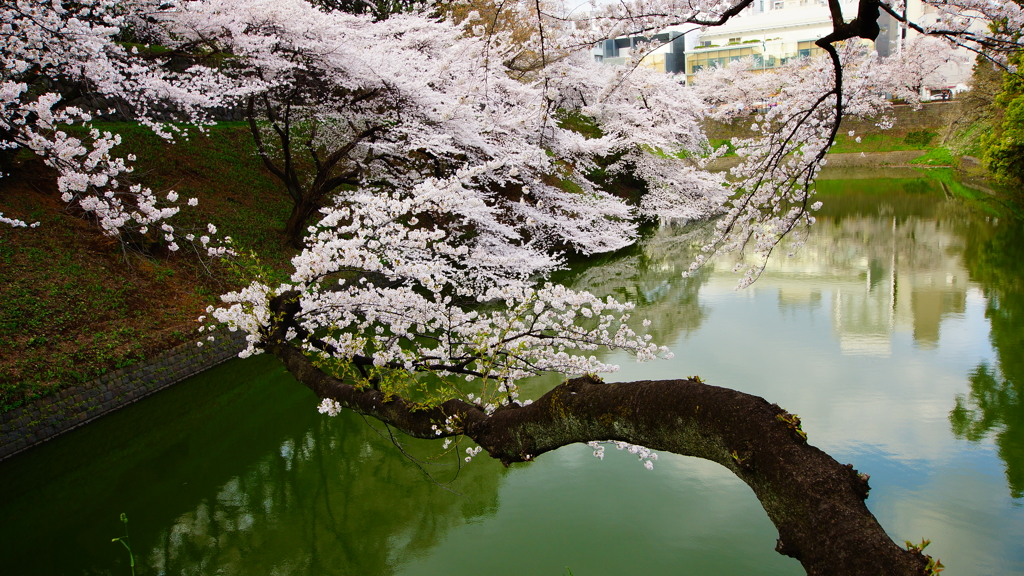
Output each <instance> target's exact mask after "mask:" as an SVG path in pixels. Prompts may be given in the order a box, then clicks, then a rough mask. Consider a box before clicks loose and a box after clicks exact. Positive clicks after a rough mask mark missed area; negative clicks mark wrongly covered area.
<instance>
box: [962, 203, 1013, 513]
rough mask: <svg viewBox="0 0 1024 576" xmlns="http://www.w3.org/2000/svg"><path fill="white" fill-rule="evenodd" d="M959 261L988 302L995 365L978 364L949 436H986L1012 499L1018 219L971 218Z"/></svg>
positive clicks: (970, 438)
mask: <svg viewBox="0 0 1024 576" xmlns="http://www.w3.org/2000/svg"><path fill="white" fill-rule="evenodd" d="M973 220H974V221H973V222H970V223H968V224H967V225H966V226H965V235H966V241H967V248H966V251H965V254H964V261H965V263H966V265H967V268H968V270H969V271H970V273H971V278H972V279H973V280H975V281H977V282H978V283H980V284H981V285H982V287H983V288H984V290H985V295H986V297H987V300H988V307H987V309H986V311H985V316H986V317H987V318H988V319H989V322H990V323H991V333H990V339H991V341H992V346H993V348H995V351H996V354H997V355H998V364H997V365H996V366H990V365H989V363H987V362H982V363H980V364H979V365H978V367H977V368H975V369H974V371H973V372H972V373H971V374H970V376H969V381H970V386H971V390H970V392H969V393H968V394H967V395H966V396H964V395H958V396H957V398H956V405H955V407H954V408H953V410H952V411H951V412H950V414H949V420H950V423H951V424H952V427H953V432H954V434H956V435H957V436H958V437H960V438H966V439H967V440H970V441H975V442H976V441H979V440H981V439H983V438H985V437H986V436H988V435H989V434H991V433H994V435H995V443H996V446H997V447H998V451H999V456H1000V458H1002V460H1003V461H1004V462H1005V463H1006V477H1007V481H1008V483H1009V485H1010V493H1011V495H1012V496H1013V497H1014V498H1021V497H1024V229H1022V223H1021V222H1020V221H1019V220H1016V219H1013V218H1003V219H998V218H994V217H990V216H978V215H976V214H975V215H974V216H973Z"/></svg>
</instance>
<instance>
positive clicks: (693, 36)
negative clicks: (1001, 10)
mask: <svg viewBox="0 0 1024 576" xmlns="http://www.w3.org/2000/svg"><path fill="white" fill-rule="evenodd" d="M840 4H841V7H842V9H843V15H844V16H845V17H846V18H847V19H852V18H853V17H854V16H856V14H857V6H858V0H841V2H840ZM907 16H908V17H909V18H910V20H911V21H913V22H917V23H920V24H928V23H931V22H934V21H935V20H936V18H937V14H936V11H935V8H933V7H931V6H927V5H924V4H923V3H922V2H921V0H909V2H908V6H907ZM878 24H879V28H880V29H881V32H880V34H879V36H878V38H877V39H876V40H875V49H876V50H877V51H878V53H879V55H880V56H883V57H889V56H893V55H896V54H898V53H899V52H900V50H901V47H902V45H903V44H904V42H901V41H900V38H901V36H902V35H906V37H907V38H908V39H911V40H912V39H913V37H914V36H916V35H917V34H918V33H917V32H915V31H913V30H909V31H907V28H906V27H904V26H900V23H899V22H898V21H897V20H896V19H895V18H893V17H891V16H889V15H888V14H887V13H885V12H882V13H881V16H880V17H879V19H878ZM831 32H832V19H831V14H830V12H829V8H828V3H827V1H826V0H755V2H754V3H753V4H752V5H751V6H749V7H747V9H746V10H744V11H743V12H742V13H741V14H740V15H739V16H737V17H735V18H732V19H731V20H729V21H728V22H727V23H726V24H724V25H723V26H717V27H709V28H705V29H700V28H697V27H693V26H689V27H679V28H670V29H667V30H664V31H663V32H661V33H660V34H657V35H655V36H653V37H651V38H646V37H642V36H634V37H629V38H616V39H614V40H606V41H605V42H604V43H602V44H600V45H598V46H597V47H595V49H594V56H595V58H596V59H597V60H599V61H603V62H604V63H606V64H625V63H626V61H627V60H628V59H629V56H630V55H631V54H632V53H634V52H635V50H636V48H637V46H638V45H639V44H641V43H646V42H650V41H655V42H657V43H662V42H664V44H663V45H661V46H660V47H658V48H656V49H655V50H654V51H653V52H651V53H650V54H648V55H646V56H645V57H644V58H643V60H641V62H640V64H639V65H640V66H644V67H648V68H654V69H656V70H660V71H664V72H667V73H673V74H684V75H685V79H686V82H687V83H689V82H691V81H693V78H694V74H696V73H697V72H699V71H700V70H702V69H704V68H708V67H717V66H724V65H726V64H728V63H729V62H731V61H734V60H739V59H741V58H745V57H751V58H753V60H754V65H755V67H759V68H762V69H765V70H769V69H772V68H775V67H777V66H781V65H783V64H785V63H786V62H788V61H790V60H792V59H794V58H801V57H805V56H817V55H819V54H822V53H824V51H823V50H822V49H821V48H819V47H818V46H816V45H815V44H814V43H815V41H816V40H818V39H820V38H822V37H824V36H826V35H827V34H829V33H831ZM964 53H965V58H964V60H965V61H966V64H959V65H958V64H956V63H951V64H949V65H948V66H945V67H943V69H941V70H939V71H938V73H936V74H935V75H934V79H933V81H932V82H931V85H930V86H928V87H926V88H925V90H926V92H927V91H928V90H931V91H941V90H944V89H952V88H953V87H955V86H957V85H962V84H964V83H965V82H966V81H967V79H968V78H969V77H970V74H971V63H972V62H973V60H972V59H970V58H969V57H966V50H965V51H964ZM923 96H925V97H927V96H929V94H928V93H925V94H923Z"/></svg>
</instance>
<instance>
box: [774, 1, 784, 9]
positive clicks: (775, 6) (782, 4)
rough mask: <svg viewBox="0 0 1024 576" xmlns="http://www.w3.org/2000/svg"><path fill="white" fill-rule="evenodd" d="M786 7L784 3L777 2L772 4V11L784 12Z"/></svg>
mask: <svg viewBox="0 0 1024 576" xmlns="http://www.w3.org/2000/svg"><path fill="white" fill-rule="evenodd" d="M785 7H786V3H785V2H783V1H782V0H775V2H774V3H773V4H772V10H782V9H783V8H785Z"/></svg>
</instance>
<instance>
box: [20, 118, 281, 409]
mask: <svg viewBox="0 0 1024 576" xmlns="http://www.w3.org/2000/svg"><path fill="white" fill-rule="evenodd" d="M101 128H104V127H103V126H101ZM105 128H106V129H109V130H113V131H116V132H119V133H120V134H121V135H122V136H123V138H124V143H123V144H122V145H121V147H120V148H119V149H117V150H116V152H118V153H120V154H125V155H126V154H128V153H134V154H136V155H137V156H138V161H137V162H135V163H134V165H135V167H136V172H135V173H134V174H132V175H131V180H132V181H135V182H139V183H141V184H143V185H144V186H148V187H151V188H152V189H153V190H154V191H158V192H162V193H164V194H166V192H167V191H168V190H171V189H173V190H176V191H177V192H179V194H180V195H181V197H182V198H183V199H184V198H189V197H197V198H198V199H199V206H198V207H196V208H187V207H186V208H185V209H183V210H182V212H181V213H180V214H179V215H178V216H177V217H176V224H179V225H189V224H191V225H196V226H205V224H206V223H207V222H212V223H214V224H216V225H217V226H218V228H219V232H220V233H221V235H226V236H231V237H232V238H233V239H234V242H235V246H236V247H237V248H241V249H248V250H253V251H255V252H257V253H259V254H261V256H262V258H263V259H264V261H265V262H266V263H267V264H268V265H270V266H274V267H276V268H277V269H279V270H284V269H285V265H286V263H287V260H288V258H289V256H290V254H291V250H290V249H288V248H286V243H285V241H284V237H283V235H282V234H281V233H280V231H281V230H282V229H283V227H284V222H285V219H286V218H287V216H288V211H289V209H290V202H289V200H288V199H287V197H286V196H285V195H284V193H283V191H282V190H281V188H280V187H279V186H278V185H277V183H276V182H275V181H273V180H272V179H271V177H270V175H269V173H267V172H266V171H265V170H264V168H263V166H262V164H261V163H260V162H259V161H258V159H257V158H256V157H255V155H254V154H253V152H254V147H253V145H252V143H251V137H250V136H249V133H248V130H247V129H246V128H245V127H244V126H243V125H241V124H224V125H220V126H217V127H215V128H213V129H212V130H211V131H210V133H209V135H206V136H204V135H194V136H193V137H192V138H191V139H190V140H188V141H179V142H178V143H177V144H173V145H171V144H167V143H165V142H164V141H162V140H161V139H160V138H158V137H156V136H154V135H153V134H152V133H151V132H149V131H148V130H147V129H145V128H141V127H138V126H134V125H130V124H113V125H109V126H106V127H105ZM0 212H3V213H5V215H7V216H9V217H18V218H22V219H24V220H26V221H29V222H34V221H39V222H41V226H40V227H38V228H35V229H23V228H22V229H12V228H9V227H7V226H0V270H3V278H4V282H2V283H0V299H2V301H3V303H4V305H3V306H2V307H0V350H3V353H2V354H0V411H6V410H9V409H11V408H14V407H17V406H19V405H22V404H24V403H25V402H26V401H30V400H32V399H34V398H38V397H41V396H44V395H46V394H49V393H51V392H54V391H56V390H58V389H60V388H63V387H67V386H72V385H76V384H81V383H84V382H88V381H90V380H92V379H94V378H96V377H97V376H99V375H101V374H103V373H104V372H106V371H108V370H112V369H116V368H120V367H124V366H127V365H130V364H132V363H135V362H138V361H139V360H141V359H143V358H145V357H146V356H147V355H150V354H154V353H156V352H159V351H162V350H164V349H167V348H169V347H171V346H173V345H175V344H178V343H181V342H184V341H188V340H191V339H192V338H194V337H195V335H196V333H195V328H196V326H197V324H196V318H197V317H198V316H199V315H200V314H201V313H202V310H203V308H205V307H206V306H207V305H209V304H211V303H213V302H214V301H216V297H217V296H218V295H219V294H221V293H223V292H225V291H228V290H230V289H232V288H235V287H237V286H238V285H239V278H238V275H237V274H235V273H233V272H232V270H230V269H229V268H227V267H225V266H223V265H219V264H213V265H212V266H211V267H210V269H209V270H207V269H205V266H204V265H203V264H201V263H200V261H199V260H198V259H197V258H195V257H188V256H183V255H172V254H170V253H168V252H167V251H166V250H165V249H162V248H160V247H158V246H157V245H156V244H155V243H154V246H157V248H156V249H155V250H154V251H153V253H152V254H151V255H150V256H149V257H145V258H144V257H141V256H139V255H137V254H133V253H130V252H129V253H126V252H124V251H123V250H122V248H121V246H120V245H119V244H118V243H117V242H114V241H113V240H111V239H109V238H106V237H104V236H103V235H102V234H101V233H100V232H99V231H98V230H97V228H96V226H94V225H93V224H91V223H89V222H87V221H84V220H82V219H81V218H80V217H79V216H78V215H77V214H74V213H72V212H69V211H67V210H66V208H65V206H64V205H63V203H62V202H61V201H60V199H59V194H58V193H57V190H56V184H55V174H54V173H53V171H52V170H49V169H48V168H46V167H45V166H43V165H42V163H41V162H40V161H39V160H38V159H36V158H34V157H31V156H30V155H27V154H26V155H23V156H20V157H19V161H18V162H17V166H16V167H15V169H14V171H13V172H12V174H11V175H10V176H7V177H4V178H3V179H0ZM151 234H152V233H151Z"/></svg>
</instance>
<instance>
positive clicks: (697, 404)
mask: <svg viewBox="0 0 1024 576" xmlns="http://www.w3.org/2000/svg"><path fill="white" fill-rule="evenodd" d="M272 310H273V311H274V314H275V317H276V318H278V321H277V322H275V324H274V325H273V326H272V327H271V329H270V331H269V332H268V334H266V337H265V340H266V342H265V343H266V346H267V349H268V350H269V351H271V352H273V353H274V354H276V355H277V357H278V358H280V359H281V360H282V361H283V362H284V364H285V366H286V367H287V368H288V370H289V371H290V372H291V373H292V374H293V375H294V376H295V377H296V378H297V379H298V380H299V381H300V382H302V383H303V384H304V385H306V386H308V387H309V388H310V389H311V390H313V392H314V393H316V394H317V396H319V397H321V398H330V399H333V400H335V401H337V402H338V403H340V404H341V405H342V406H343V407H345V408H349V409H351V410H353V411H355V412H357V413H359V414H362V415H364V416H370V417H373V418H376V419H378V420H380V421H381V422H383V423H385V424H388V425H390V426H393V427H395V428H397V429H399V430H402V431H403V432H405V433H406V434H409V435H410V436H414V437H418V438H440V437H445V436H453V435H457V434H464V435H466V436H467V437H469V438H471V439H472V440H474V441H476V442H477V443H478V444H479V445H480V446H481V447H483V448H484V449H485V450H487V452H488V453H489V454H490V455H491V456H492V457H494V458H497V459H499V460H501V461H502V462H503V463H505V464H506V465H507V464H510V463H512V462H523V461H529V460H532V459H534V458H536V457H537V456H539V455H541V454H544V453H545V452H549V451H551V450H555V449H557V448H560V447H562V446H566V445H569V444H575V443H580V442H587V441H591V440H618V441H623V442H629V443H632V444H639V445H643V446H646V447H648V448H651V449H655V450H660V451H665V452H673V453H675V454H680V455H684V456H695V457H698V458H704V459H707V460H711V461H713V462H717V463H719V464H721V465H722V466H725V467H726V468H728V469H729V470H730V471H732V472H733V473H734V474H736V476H738V477H739V478H740V479H741V480H743V481H744V482H746V483H747V485H748V486H750V487H751V489H753V490H754V493H755V494H756V496H757V498H758V500H760V502H761V504H762V506H764V509H765V511H766V512H767V513H768V516H769V518H771V520H772V522H773V523H774V524H775V526H776V528H777V529H778V531H779V540H778V545H777V547H776V549H777V550H778V551H779V552H780V553H782V554H786V555H788V556H792V557H794V558H796V559H798V560H799V561H800V562H801V563H802V564H803V566H804V568H805V569H806V570H807V573H808V574H836V575H846V574H849V575H857V576H862V575H867V574H872V575H874V574H886V575H889V574H892V575H896V574H901V575H911V574H914V575H917V574H924V573H925V566H926V565H927V559H926V558H925V557H924V556H923V555H921V554H920V553H917V552H909V551H907V550H904V549H902V548H900V547H899V546H897V545H896V544H895V543H893V541H892V540H891V539H890V538H889V537H888V536H887V535H886V533H885V531H884V530H883V529H882V527H881V526H880V525H879V524H878V522H877V520H876V519H875V517H874V516H873V515H872V514H871V512H870V511H869V510H868V509H867V507H866V506H865V505H864V499H865V498H866V497H867V494H868V483H867V476H866V475H862V474H858V472H857V471H856V470H854V469H853V467H852V466H851V465H845V466H844V465H841V464H839V463H838V462H836V461H835V460H834V459H833V458H832V457H830V456H829V455H828V454H826V453H824V452H822V451H821V450H819V449H817V448H815V447H813V446H810V445H808V444H807V441H806V439H805V437H804V435H803V434H802V432H800V431H799V424H798V423H799V420H797V419H795V417H793V416H792V415H790V414H788V413H787V412H786V411H785V410H783V409H781V408H779V407H778V406H777V405H774V404H769V403H768V402H767V401H765V400H764V399H762V398H759V397H756V396H751V395H749V394H744V393H742V392H737V391H735V390H729V389H726V388H719V387H716V386H710V385H707V384H704V383H702V382H700V381H699V380H698V379H692V378H691V379H687V380H660V381H643V382H627V383H616V384H604V383H602V382H600V381H599V380H597V379H594V378H592V377H584V378H577V379H574V380H570V381H567V382H565V383H563V384H561V385H559V386H557V387H555V388H554V389H552V390H551V391H549V392H548V393H547V394H545V395H543V396H542V397H541V398H539V399H538V400H537V401H536V402H534V403H533V404H530V405H529V406H523V407H517V406H505V407H502V408H499V409H498V410H496V411H495V412H493V413H492V414H490V415H488V414H487V413H486V412H485V411H484V410H483V409H481V408H480V407H479V406H476V405H474V404H470V403H468V402H464V401H462V400H448V401H446V402H444V403H443V404H441V405H440V406H435V407H423V406H420V405H417V404H415V403H413V402H410V401H408V400H406V399H405V398H402V397H398V396H387V395H385V394H383V393H382V392H380V391H378V390H373V389H368V388H357V387H356V386H353V385H351V384H347V383H345V382H342V381H340V380H338V379H336V378H334V377H332V376H330V375H328V374H326V373H324V372H322V371H321V370H319V369H318V368H316V367H315V366H314V364H313V362H312V361H311V360H310V359H309V358H307V357H306V356H305V355H304V354H303V353H302V352H301V351H300V350H299V349H298V348H296V347H294V346H291V345H289V344H287V343H285V342H284V340H283V338H282V336H283V334H284V332H285V330H286V328H285V325H286V324H288V320H289V317H290V316H291V314H293V313H294V312H292V310H294V307H293V306H289V305H288V302H287V299H284V298H280V297H279V298H277V299H275V300H274V301H273V302H272ZM449 418H452V419H453V420H454V422H455V430H454V431H445V430H444V429H443V428H444V426H443V424H444V423H445V422H446V421H449V422H450V421H452V420H448V419H449ZM439 428H440V429H441V433H440V434H438V429H439Z"/></svg>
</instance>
